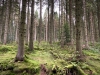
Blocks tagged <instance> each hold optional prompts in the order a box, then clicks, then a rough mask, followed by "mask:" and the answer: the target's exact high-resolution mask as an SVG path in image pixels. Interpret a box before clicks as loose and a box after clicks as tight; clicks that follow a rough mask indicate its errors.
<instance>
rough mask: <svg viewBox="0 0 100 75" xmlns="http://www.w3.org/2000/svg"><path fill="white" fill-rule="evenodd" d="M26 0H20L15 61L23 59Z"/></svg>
mask: <svg viewBox="0 0 100 75" xmlns="http://www.w3.org/2000/svg"><path fill="white" fill-rule="evenodd" d="M26 2H27V1H26V0H22V11H21V21H20V25H19V32H18V33H19V35H18V51H17V55H16V57H15V62H17V61H23V60H24V36H25V20H26Z"/></svg>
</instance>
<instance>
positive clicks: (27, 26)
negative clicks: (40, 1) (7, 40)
mask: <svg viewBox="0 0 100 75" xmlns="http://www.w3.org/2000/svg"><path fill="white" fill-rule="evenodd" d="M29 3H30V0H28V5H27V25H26V44H28V42H29V26H30V23H29V22H30V21H29V18H30V17H29V16H30V11H29Z"/></svg>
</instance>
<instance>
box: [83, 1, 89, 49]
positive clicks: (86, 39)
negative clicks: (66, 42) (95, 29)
mask: <svg viewBox="0 0 100 75" xmlns="http://www.w3.org/2000/svg"><path fill="white" fill-rule="evenodd" d="M83 9H84V39H85V49H89V45H88V36H87V21H86V0H83Z"/></svg>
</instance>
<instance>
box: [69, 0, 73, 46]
mask: <svg viewBox="0 0 100 75" xmlns="http://www.w3.org/2000/svg"><path fill="white" fill-rule="evenodd" d="M69 22H70V35H71V36H70V38H71V44H72V45H73V40H74V39H73V24H72V0H69Z"/></svg>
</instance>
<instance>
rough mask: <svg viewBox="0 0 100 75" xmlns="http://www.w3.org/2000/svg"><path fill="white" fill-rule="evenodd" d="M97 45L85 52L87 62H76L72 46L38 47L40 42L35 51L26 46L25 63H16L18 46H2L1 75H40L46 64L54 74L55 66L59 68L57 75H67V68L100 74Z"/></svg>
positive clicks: (46, 45) (48, 45) (42, 44)
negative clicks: (43, 65) (65, 74)
mask: <svg viewBox="0 0 100 75" xmlns="http://www.w3.org/2000/svg"><path fill="white" fill-rule="evenodd" d="M99 45H100V44H99V43H97V44H96V45H95V46H94V47H91V48H90V50H83V52H84V55H85V59H86V61H85V62H78V63H77V62H76V61H75V60H76V58H75V49H74V48H72V47H70V46H65V47H64V48H60V46H59V45H58V44H57V43H54V44H53V45H50V44H48V43H46V42H41V43H40V44H39V46H38V42H36V43H35V45H34V50H33V51H32V52H30V51H29V48H28V45H25V56H24V57H25V60H24V61H23V62H14V58H15V56H16V52H17V45H16V44H14V45H12V44H8V45H1V46H0V75H7V74H10V75H16V74H19V75H20V74H21V75H33V74H36V75H39V74H40V65H41V64H46V65H45V66H46V67H47V69H48V70H49V71H51V72H52V70H53V68H54V66H57V67H58V68H57V70H58V71H57V72H58V74H57V75H60V74H61V73H65V71H66V69H65V68H66V67H67V68H69V67H70V65H71V68H73V66H76V67H75V68H76V69H77V70H78V71H80V72H83V75H85V74H84V73H86V74H87V75H88V74H90V72H91V71H92V72H93V73H92V74H93V75H99V74H100V51H99V48H100V46H99ZM63 75H64V74H63Z"/></svg>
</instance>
